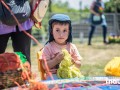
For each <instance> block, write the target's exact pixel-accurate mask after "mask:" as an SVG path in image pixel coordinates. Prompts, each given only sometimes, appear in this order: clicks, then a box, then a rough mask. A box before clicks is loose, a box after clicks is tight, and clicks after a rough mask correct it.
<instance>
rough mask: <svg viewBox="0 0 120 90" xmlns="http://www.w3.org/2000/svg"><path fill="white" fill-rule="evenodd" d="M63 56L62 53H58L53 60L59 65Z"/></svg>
mask: <svg viewBox="0 0 120 90" xmlns="http://www.w3.org/2000/svg"><path fill="white" fill-rule="evenodd" d="M63 58H64V54H63V53H62V52H58V53H57V54H56V56H55V59H56V60H57V61H59V63H60V62H61V61H62V60H63Z"/></svg>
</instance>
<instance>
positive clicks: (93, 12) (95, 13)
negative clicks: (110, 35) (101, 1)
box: [90, 2, 100, 16]
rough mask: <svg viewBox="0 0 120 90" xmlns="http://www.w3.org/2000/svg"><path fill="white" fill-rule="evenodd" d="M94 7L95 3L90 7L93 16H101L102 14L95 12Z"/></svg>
mask: <svg viewBox="0 0 120 90" xmlns="http://www.w3.org/2000/svg"><path fill="white" fill-rule="evenodd" d="M94 5H95V2H93V3H92V5H91V7H90V12H91V13H92V14H94V15H97V16H99V15H100V14H99V13H97V12H95V11H94V10H93V8H94Z"/></svg>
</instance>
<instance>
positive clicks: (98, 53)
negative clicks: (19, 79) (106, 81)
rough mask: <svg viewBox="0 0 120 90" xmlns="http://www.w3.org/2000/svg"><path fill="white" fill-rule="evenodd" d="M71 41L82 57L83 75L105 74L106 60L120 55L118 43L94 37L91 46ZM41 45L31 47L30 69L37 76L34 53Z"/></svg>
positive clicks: (8, 49)
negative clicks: (107, 43) (108, 42)
mask: <svg viewBox="0 0 120 90" xmlns="http://www.w3.org/2000/svg"><path fill="white" fill-rule="evenodd" d="M73 43H75V44H76V46H77V48H78V50H79V52H80V55H81V56H82V57H83V60H82V66H81V68H80V70H81V72H82V74H83V75H85V76H105V73H104V67H105V65H106V64H107V62H108V61H110V60H111V59H112V58H113V57H117V56H120V45H119V44H109V45H104V44H103V43H102V41H99V40H96V39H95V40H93V43H92V46H88V45H87V43H86V41H84V42H83V43H80V42H79V41H78V40H77V39H74V40H73ZM41 47H42V45H41ZM41 47H38V46H37V45H36V46H32V47H31V61H32V71H33V72H34V73H36V74H37V77H38V78H39V73H38V67H37V65H38V63H37V56H36V53H37V51H39V49H40V48H41ZM6 52H12V48H11V45H8V47H7V50H6Z"/></svg>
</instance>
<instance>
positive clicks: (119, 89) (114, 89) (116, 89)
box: [99, 85, 120, 90]
mask: <svg viewBox="0 0 120 90" xmlns="http://www.w3.org/2000/svg"><path fill="white" fill-rule="evenodd" d="M99 88H100V89H102V90H120V85H106V86H99Z"/></svg>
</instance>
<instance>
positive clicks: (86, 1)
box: [61, 0, 109, 9]
mask: <svg viewBox="0 0 120 90" xmlns="http://www.w3.org/2000/svg"><path fill="white" fill-rule="evenodd" d="M61 1H62V2H65V1H68V2H69V4H70V7H72V8H75V9H80V1H81V3H82V5H81V6H82V8H84V7H90V4H91V3H92V1H94V0H61ZM102 1H103V2H107V1H109V0H102Z"/></svg>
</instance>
